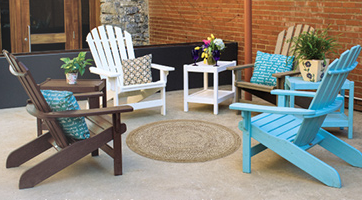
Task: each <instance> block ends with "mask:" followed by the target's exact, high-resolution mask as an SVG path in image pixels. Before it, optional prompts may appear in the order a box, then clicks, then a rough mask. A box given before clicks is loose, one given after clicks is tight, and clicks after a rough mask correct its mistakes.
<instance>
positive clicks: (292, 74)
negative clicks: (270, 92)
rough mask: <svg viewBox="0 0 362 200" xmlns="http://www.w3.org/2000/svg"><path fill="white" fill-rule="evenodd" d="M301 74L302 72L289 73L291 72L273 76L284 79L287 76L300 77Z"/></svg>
mask: <svg viewBox="0 0 362 200" xmlns="http://www.w3.org/2000/svg"><path fill="white" fill-rule="evenodd" d="M299 74H300V71H289V72H280V73H275V74H272V76H273V77H276V78H283V77H286V76H295V75H299Z"/></svg>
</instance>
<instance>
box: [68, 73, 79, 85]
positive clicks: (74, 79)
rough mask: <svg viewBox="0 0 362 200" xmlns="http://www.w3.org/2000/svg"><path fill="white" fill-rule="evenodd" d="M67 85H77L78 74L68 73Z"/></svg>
mask: <svg viewBox="0 0 362 200" xmlns="http://www.w3.org/2000/svg"><path fill="white" fill-rule="evenodd" d="M65 77H66V78H67V83H68V84H71V85H74V84H77V78H78V73H66V74H65Z"/></svg>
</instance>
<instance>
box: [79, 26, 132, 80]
mask: <svg viewBox="0 0 362 200" xmlns="http://www.w3.org/2000/svg"><path fill="white" fill-rule="evenodd" d="M86 40H87V42H88V45H89V48H90V49H91V53H92V56H93V59H94V62H95V63H96V66H97V67H98V68H101V69H103V70H106V71H110V72H115V73H121V74H122V75H121V76H120V79H119V80H123V71H122V70H119V69H122V68H121V67H119V66H122V60H127V59H134V58H135V54H134V48H133V43H132V36H131V34H129V33H128V32H127V31H122V29H121V28H119V27H116V26H111V25H102V26H98V27H96V28H94V29H93V30H92V31H91V32H90V33H88V35H87V39H86ZM102 78H105V77H102Z"/></svg>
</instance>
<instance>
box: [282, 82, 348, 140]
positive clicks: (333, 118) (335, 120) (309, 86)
mask: <svg viewBox="0 0 362 200" xmlns="http://www.w3.org/2000/svg"><path fill="white" fill-rule="evenodd" d="M320 83H321V82H308V81H304V80H303V79H302V77H289V76H288V77H286V79H285V89H286V90H316V89H318V87H319V85H320ZM345 90H349V98H348V115H346V114H345V113H344V101H343V105H342V107H341V108H340V110H339V112H334V113H331V114H328V115H327V117H326V119H325V120H324V122H323V124H322V127H341V129H342V128H343V127H348V138H349V139H352V138H353V99H354V82H353V81H349V80H346V81H345V82H344V83H343V85H342V88H341V92H340V94H341V95H342V96H343V97H344V96H345ZM288 104H290V107H294V97H292V96H291V97H290V99H289V102H287V105H288Z"/></svg>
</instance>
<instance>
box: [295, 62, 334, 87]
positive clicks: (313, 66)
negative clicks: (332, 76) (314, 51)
mask: <svg viewBox="0 0 362 200" xmlns="http://www.w3.org/2000/svg"><path fill="white" fill-rule="evenodd" d="M329 61H330V60H329V59H326V63H324V61H323V60H301V61H300V62H299V71H300V73H301V74H302V77H303V80H304V81H309V82H318V81H321V80H322V78H323V77H324V72H325V71H326V70H327V67H328V65H329Z"/></svg>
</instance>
